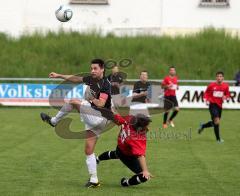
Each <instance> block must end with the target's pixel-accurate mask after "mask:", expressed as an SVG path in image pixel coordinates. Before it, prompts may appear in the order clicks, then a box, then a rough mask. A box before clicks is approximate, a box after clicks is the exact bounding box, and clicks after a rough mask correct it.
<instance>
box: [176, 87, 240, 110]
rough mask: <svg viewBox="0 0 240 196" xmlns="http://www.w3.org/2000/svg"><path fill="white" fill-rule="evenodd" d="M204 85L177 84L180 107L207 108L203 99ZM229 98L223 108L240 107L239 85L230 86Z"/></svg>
mask: <svg viewBox="0 0 240 196" xmlns="http://www.w3.org/2000/svg"><path fill="white" fill-rule="evenodd" d="M206 88H207V87H206V86H179V90H178V91H177V99H178V103H179V107H180V108H207V105H206V103H205V102H204V100H203V94H204V91H205V90H206ZM229 90H230V94H231V98H230V100H229V101H228V102H227V101H225V102H224V103H223V108H229V109H240V87H237V86H236V87H235V86H232V87H230V89H229Z"/></svg>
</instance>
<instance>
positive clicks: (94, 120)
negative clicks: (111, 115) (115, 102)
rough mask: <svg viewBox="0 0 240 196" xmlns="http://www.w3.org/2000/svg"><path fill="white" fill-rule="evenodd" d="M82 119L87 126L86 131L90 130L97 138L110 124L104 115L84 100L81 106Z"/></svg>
mask: <svg viewBox="0 0 240 196" xmlns="http://www.w3.org/2000/svg"><path fill="white" fill-rule="evenodd" d="M80 118H81V120H82V121H83V122H84V124H85V130H90V131H92V132H93V133H95V135H96V136H97V137H99V136H100V134H101V133H102V132H103V131H104V128H105V127H106V125H107V124H108V123H109V120H107V119H106V118H105V117H103V116H102V113H101V112H100V111H98V110H96V109H94V108H92V107H91V104H90V103H89V102H88V101H86V100H83V101H82V102H81V105H80Z"/></svg>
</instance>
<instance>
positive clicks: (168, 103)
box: [162, 66, 179, 128]
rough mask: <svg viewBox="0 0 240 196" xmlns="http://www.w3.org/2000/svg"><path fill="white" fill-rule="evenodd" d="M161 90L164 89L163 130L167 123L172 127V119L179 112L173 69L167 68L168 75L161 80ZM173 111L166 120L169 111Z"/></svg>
mask: <svg viewBox="0 0 240 196" xmlns="http://www.w3.org/2000/svg"><path fill="white" fill-rule="evenodd" d="M162 88H163V89H164V111H165V112H164V115H163V128H167V123H169V124H170V125H171V126H172V127H174V123H173V119H174V118H175V117H176V115H177V113H178V112H179V107H178V101H177V97H176V90H177V89H178V78H177V76H176V69H175V67H173V66H171V67H170V68H169V75H168V76H166V77H165V78H164V79H163V82H162ZM171 109H173V113H172V115H171V116H170V118H169V119H168V114H169V111H170V110H171Z"/></svg>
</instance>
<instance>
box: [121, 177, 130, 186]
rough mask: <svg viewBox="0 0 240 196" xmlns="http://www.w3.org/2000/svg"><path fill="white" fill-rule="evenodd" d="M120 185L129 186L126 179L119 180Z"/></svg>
mask: <svg viewBox="0 0 240 196" xmlns="http://www.w3.org/2000/svg"><path fill="white" fill-rule="evenodd" d="M121 185H122V186H129V184H128V179H127V178H122V179H121Z"/></svg>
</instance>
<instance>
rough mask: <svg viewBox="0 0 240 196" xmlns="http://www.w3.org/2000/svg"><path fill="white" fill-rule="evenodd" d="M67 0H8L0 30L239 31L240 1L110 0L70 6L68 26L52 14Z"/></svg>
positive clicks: (16, 32) (0, 14)
mask: <svg viewBox="0 0 240 196" xmlns="http://www.w3.org/2000/svg"><path fill="white" fill-rule="evenodd" d="M68 2H69V0H40V1H39V0H11V1H2V2H1V6H0V19H1V20H0V24H1V25H0V31H1V32H7V33H10V34H11V35H14V36H15V35H16V36H17V35H19V34H21V33H24V32H33V31H36V30H38V31H39V30H40V31H43V32H45V31H47V30H52V31H58V30H59V29H60V28H63V29H65V30H68V29H73V30H77V31H89V30H92V29H95V30H99V29H101V30H102V32H103V33H106V32H110V31H112V32H115V33H116V34H123V33H127V34H136V33H151V34H162V33H168V34H176V33H187V32H191V31H197V30H199V28H202V27H206V26H210V25H211V26H214V27H217V28H221V27H225V28H229V29H232V30H237V31H239V29H240V23H239V21H240V20H239V19H240V12H239V11H240V1H239V0H231V1H230V4H231V6H230V8H200V7H198V4H199V0H109V5H70V6H71V8H72V9H73V12H74V16H73V18H72V19H71V21H69V22H67V23H60V22H58V21H57V20H56V18H55V15H54V12H55V10H56V9H57V8H58V6H59V5H61V4H68Z"/></svg>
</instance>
